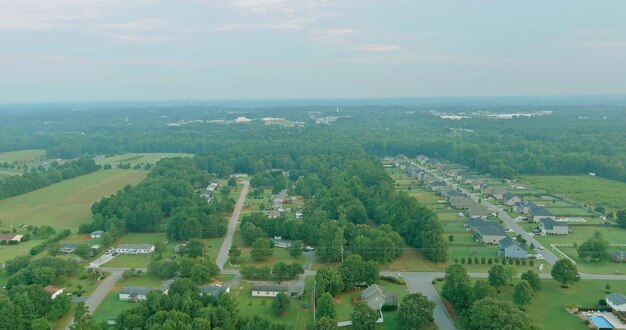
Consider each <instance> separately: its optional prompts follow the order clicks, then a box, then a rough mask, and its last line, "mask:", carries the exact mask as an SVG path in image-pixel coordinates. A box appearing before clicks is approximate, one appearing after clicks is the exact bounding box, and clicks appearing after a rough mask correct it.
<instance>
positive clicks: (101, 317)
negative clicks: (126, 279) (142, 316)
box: [93, 289, 137, 322]
mask: <svg viewBox="0 0 626 330" xmlns="http://www.w3.org/2000/svg"><path fill="white" fill-rule="evenodd" d="M119 291H120V289H117V290H116V289H113V290H111V292H109V294H107V296H106V297H105V298H104V300H103V301H102V303H101V304H100V306H98V309H96V312H95V313H93V318H94V320H96V322H101V321H106V320H108V319H112V318H116V317H117V316H118V315H120V313H121V312H123V311H125V310H128V309H131V308H133V307H137V304H136V303H132V302H129V301H120V298H119Z"/></svg>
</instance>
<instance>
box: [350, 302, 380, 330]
mask: <svg viewBox="0 0 626 330" xmlns="http://www.w3.org/2000/svg"><path fill="white" fill-rule="evenodd" d="M351 317H352V329H354V330H374V327H375V326H376V320H378V318H379V317H380V315H379V313H378V311H375V310H373V309H371V308H370V307H369V306H368V305H367V303H366V302H365V301H362V300H361V301H357V302H356V304H354V309H353V310H352V315H351Z"/></svg>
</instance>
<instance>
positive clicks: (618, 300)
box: [606, 293, 626, 306]
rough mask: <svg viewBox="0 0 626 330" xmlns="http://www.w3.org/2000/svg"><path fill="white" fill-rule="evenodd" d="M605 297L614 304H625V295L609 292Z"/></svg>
mask: <svg viewBox="0 0 626 330" xmlns="http://www.w3.org/2000/svg"><path fill="white" fill-rule="evenodd" d="M606 297H607V298H608V299H609V300H610V301H611V302H613V303H614V304H615V305H618V306H619V305H623V304H626V296H624V295H623V294H619V293H611V294H610V295H608V296H606Z"/></svg>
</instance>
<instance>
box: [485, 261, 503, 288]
mask: <svg viewBox="0 0 626 330" xmlns="http://www.w3.org/2000/svg"><path fill="white" fill-rule="evenodd" d="M488 280H489V285H491V286H492V287H494V288H496V289H498V288H500V287H501V286H503V285H506V283H507V281H508V277H507V274H506V269H505V268H504V266H502V265H500V264H496V265H493V266H491V268H489V275H488Z"/></svg>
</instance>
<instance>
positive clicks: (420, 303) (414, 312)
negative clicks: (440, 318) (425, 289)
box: [398, 293, 435, 330]
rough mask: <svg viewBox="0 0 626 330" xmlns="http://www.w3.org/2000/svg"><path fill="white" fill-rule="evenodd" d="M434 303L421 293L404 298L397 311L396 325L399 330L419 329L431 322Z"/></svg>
mask: <svg viewBox="0 0 626 330" xmlns="http://www.w3.org/2000/svg"><path fill="white" fill-rule="evenodd" d="M434 310H435V303H434V302H432V301H430V300H428V298H426V297H425V296H424V295H423V294H421V293H413V294H409V295H406V296H404V298H402V303H400V308H399V310H398V324H399V325H400V329H403V330H412V329H415V328H421V327H422V326H423V325H424V324H426V323H428V322H432V321H433V311H434Z"/></svg>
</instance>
